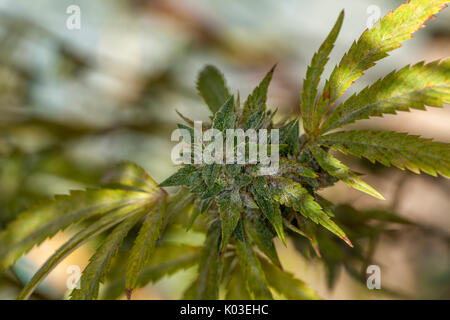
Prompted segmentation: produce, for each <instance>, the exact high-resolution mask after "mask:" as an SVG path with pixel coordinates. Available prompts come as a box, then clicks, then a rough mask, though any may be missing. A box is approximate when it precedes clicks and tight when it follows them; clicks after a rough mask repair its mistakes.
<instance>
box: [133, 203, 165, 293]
mask: <svg viewBox="0 0 450 320" xmlns="http://www.w3.org/2000/svg"><path fill="white" fill-rule="evenodd" d="M164 217H165V199H163V200H161V201H160V203H159V206H158V207H157V208H154V209H153V210H150V211H149V212H148V213H147V216H146V217H145V220H144V223H143V224H142V227H141V229H140V230H139V234H138V236H137V238H136V241H135V242H134V245H133V248H132V249H131V252H130V257H129V258H128V266H127V272H126V289H127V292H131V291H132V290H133V289H134V288H135V287H136V283H137V279H138V276H139V273H140V272H141V271H142V270H143V269H144V267H145V266H146V265H147V263H148V261H149V260H150V258H151V256H152V254H153V252H154V249H155V245H156V241H157V240H158V239H159V236H160V234H161V230H162V226H163V221H164Z"/></svg>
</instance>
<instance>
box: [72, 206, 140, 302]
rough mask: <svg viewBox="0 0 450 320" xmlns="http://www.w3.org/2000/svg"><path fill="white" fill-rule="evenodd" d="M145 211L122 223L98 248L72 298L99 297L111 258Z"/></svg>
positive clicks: (88, 298)
mask: <svg viewBox="0 0 450 320" xmlns="http://www.w3.org/2000/svg"><path fill="white" fill-rule="evenodd" d="M144 214H145V211H143V212H140V213H138V214H135V215H134V216H132V217H131V218H128V219H127V220H125V221H124V222H122V223H120V224H119V225H118V226H117V227H115V228H114V230H112V231H111V233H109V234H108V236H107V237H106V238H105V239H104V240H103V242H102V244H101V245H100V246H99V247H98V248H97V250H96V251H95V253H94V255H93V256H92V257H91V258H90V259H89V264H88V265H87V267H86V268H85V269H84V271H83V274H82V276H81V279H80V288H79V289H74V290H73V291H72V293H71V296H70V298H71V299H72V300H94V299H97V296H98V291H99V288H100V284H101V283H102V282H103V281H104V279H105V276H106V273H108V270H109V267H110V264H111V260H112V258H113V257H114V255H115V254H116V253H117V250H118V249H119V247H120V245H121V244H122V241H123V239H124V238H125V236H126V235H127V234H128V232H129V231H130V230H131V228H133V227H134V225H136V223H137V222H138V221H139V220H140V219H141V218H142V217H143V216H144Z"/></svg>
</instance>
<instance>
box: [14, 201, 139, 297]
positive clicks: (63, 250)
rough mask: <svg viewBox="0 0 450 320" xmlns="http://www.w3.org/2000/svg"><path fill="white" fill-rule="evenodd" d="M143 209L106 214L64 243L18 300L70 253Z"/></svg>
mask: <svg viewBox="0 0 450 320" xmlns="http://www.w3.org/2000/svg"><path fill="white" fill-rule="evenodd" d="M144 209H145V207H142V206H141V205H138V206H136V207H135V208H131V207H125V208H120V209H118V210H115V211H113V212H110V213H108V214H107V215H105V216H103V217H101V218H100V219H99V220H97V221H96V222H94V223H93V224H91V225H90V226H89V227H87V228H85V229H84V230H82V231H80V232H78V233H77V234H75V235H74V236H73V237H72V238H70V239H69V240H68V241H67V242H66V243H64V244H63V245H62V246H61V247H60V248H59V249H58V250H57V251H56V252H55V253H54V254H53V255H52V256H51V257H50V258H49V259H47V261H46V262H45V263H44V265H43V266H42V267H41V268H40V269H39V270H38V271H37V272H36V273H35V274H34V276H33V278H32V279H31V280H30V281H29V282H28V283H27V285H26V286H25V288H24V289H23V290H22V292H21V293H20V294H19V295H18V296H17V299H18V300H24V299H28V298H29V297H30V295H31V294H32V293H33V291H34V290H35V289H36V288H37V286H38V285H39V284H40V283H41V282H42V280H44V278H45V277H46V276H47V275H48V274H49V273H50V272H51V271H52V270H53V269H54V268H55V267H56V266H57V265H58V264H59V263H60V262H61V261H62V260H64V259H65V258H66V257H67V256H68V255H69V254H70V253H72V252H73V251H74V250H75V249H76V248H78V247H79V246H81V245H82V244H84V243H85V242H87V241H88V240H90V239H92V238H93V237H95V236H97V235H98V234H100V233H102V232H104V231H106V230H108V229H110V228H112V227H114V226H115V225H116V224H118V223H120V222H122V221H124V220H125V219H127V218H131V217H132V216H133V215H135V214H137V213H138V212H140V211H142V210H144Z"/></svg>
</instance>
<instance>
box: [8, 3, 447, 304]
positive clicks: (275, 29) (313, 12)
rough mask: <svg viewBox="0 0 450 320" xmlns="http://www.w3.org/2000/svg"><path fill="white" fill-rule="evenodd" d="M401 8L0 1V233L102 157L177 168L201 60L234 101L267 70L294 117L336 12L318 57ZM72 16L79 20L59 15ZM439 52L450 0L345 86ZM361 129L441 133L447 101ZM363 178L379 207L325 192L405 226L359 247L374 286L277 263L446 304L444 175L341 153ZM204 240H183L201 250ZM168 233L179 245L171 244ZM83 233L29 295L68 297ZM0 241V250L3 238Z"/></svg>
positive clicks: (276, 102) (340, 291)
mask: <svg viewBox="0 0 450 320" xmlns="http://www.w3.org/2000/svg"><path fill="white" fill-rule="evenodd" d="M401 2H402V1H394V0H340V1H332V0H315V1H302V0H280V1H274V0H227V1H221V0H117V1H110V0H109V1H108V0H95V1H92V0H90V1H89V0H84V1H76V0H32V1H30V0H0V228H2V227H4V226H5V225H6V224H7V223H8V221H10V220H11V219H13V218H14V216H15V215H16V214H17V213H19V212H20V211H21V210H23V209H25V208H27V206H28V205H29V204H30V203H33V202H35V201H39V200H40V199H46V198H50V197H52V195H54V194H56V193H57V194H62V193H67V192H68V190H71V189H83V188H85V187H90V186H97V185H98V184H99V181H100V179H101V176H102V173H103V172H104V171H105V170H106V168H108V167H109V166H111V165H112V164H114V163H116V162H118V161H121V160H130V161H134V162H136V163H138V164H139V165H141V166H143V167H144V168H145V169H146V170H148V172H149V173H150V174H151V175H152V176H153V177H154V178H155V179H156V180H157V181H162V179H163V178H165V177H167V176H168V175H170V174H171V173H172V172H174V170H175V167H174V166H173V164H172V162H171V161H170V151H171V148H172V146H173V143H171V142H170V134H171V131H172V130H173V129H174V128H175V124H176V123H177V122H179V118H178V116H177V115H176V112H175V110H178V111H180V112H182V113H183V114H185V115H187V116H189V117H190V118H192V119H196V120H206V119H207V118H208V111H207V108H206V107H205V105H204V104H203V103H202V101H201V99H200V98H199V96H198V95H197V94H196V90H195V79H196V75H197V73H198V71H199V70H200V69H201V68H202V66H204V65H205V64H214V65H216V66H217V67H219V69H221V70H222V71H223V73H224V74H225V75H226V78H227V81H228V85H229V87H230V88H231V89H232V90H233V92H236V91H237V90H238V89H239V91H240V94H241V96H246V95H247V94H248V93H249V92H250V90H251V89H252V88H253V87H254V86H255V85H256V84H257V83H258V82H259V81H260V79H262V77H263V76H264V74H265V73H266V72H267V71H268V70H269V69H270V68H271V67H272V65H273V64H275V63H278V67H277V70H276V74H275V75H274V78H273V82H272V84H271V87H270V93H269V103H268V105H269V106H270V107H271V108H275V107H277V108H278V109H279V117H280V118H282V117H285V116H295V115H298V113H299V110H298V105H299V100H300V90H301V86H302V81H303V77H304V75H305V72H306V67H307V65H308V63H309V61H310V59H311V57H312V55H313V53H314V52H315V50H317V49H318V47H319V46H320V44H321V42H322V41H323V40H324V38H325V37H326V35H327V34H328V32H329V30H330V29H331V27H332V25H333V24H334V22H335V19H336V18H337V15H338V14H339V12H340V10H342V9H345V14H346V17H345V20H344V24H343V28H342V31H341V34H340V36H339V37H338V40H337V43H336V47H335V49H334V51H333V53H332V55H331V59H330V62H329V64H328V66H327V68H326V70H325V75H326V76H327V75H328V74H329V73H330V71H331V68H332V67H334V65H335V64H336V63H337V62H338V61H339V60H340V58H341V56H342V55H343V54H344V52H345V51H346V50H347V49H348V48H349V47H350V45H351V43H352V42H353V41H354V40H355V39H357V38H358V36H359V35H360V34H361V33H362V32H363V31H364V29H366V28H367V25H368V24H370V23H371V22H373V21H375V20H376V19H377V18H378V17H379V16H384V15H385V14H386V13H387V12H388V11H389V10H391V9H394V8H396V7H397V6H398V5H400V3H401ZM70 5H78V6H79V7H80V9H81V28H80V29H76V30H69V29H68V28H67V27H66V21H67V19H68V17H69V16H70V14H68V13H67V12H66V10H67V8H68V7H69V6H70ZM449 56H450V9H446V10H444V11H443V12H441V13H440V14H439V15H438V17H437V19H433V20H431V21H429V22H428V23H427V27H426V28H425V29H423V30H421V31H420V32H418V33H416V34H415V36H414V38H413V39H412V40H409V41H408V42H406V43H405V44H404V46H403V47H402V48H400V49H398V50H396V51H394V52H393V53H392V54H391V55H390V56H389V57H388V58H386V59H384V60H382V61H381V62H379V63H378V64H377V66H376V67H374V68H372V69H371V70H369V71H368V72H367V73H366V74H365V75H364V76H363V77H362V78H361V79H360V80H359V81H358V82H357V83H355V85H353V86H352V88H351V89H350V90H348V91H349V92H348V93H347V94H346V96H348V95H349V94H351V93H352V92H355V91H356V90H358V89H361V88H362V87H364V86H365V85H367V84H369V83H371V82H373V81H374V80H376V79H378V78H379V77H382V76H384V75H386V74H387V73H388V72H390V71H391V70H393V69H398V68H401V67H403V66H404V65H406V64H410V63H416V62H418V61H421V60H425V61H432V60H435V59H439V58H448V57H449ZM352 126H353V127H359V128H377V129H386V130H396V131H408V132H410V133H414V134H419V135H422V136H424V137H427V138H435V139H437V140H440V141H444V142H450V107H449V106H445V107H444V108H442V109H439V108H429V110H428V111H427V112H423V111H418V110H416V111H413V112H408V113H399V114H398V115H396V116H391V115H389V116H385V117H384V118H376V119H371V120H364V121H359V122H357V123H356V124H354V125H352ZM342 159H343V161H344V162H346V163H349V164H352V165H353V166H355V167H356V168H358V171H359V172H364V173H366V174H367V177H366V180H367V181H368V182H369V183H370V184H371V185H373V186H374V187H375V188H376V189H378V190H379V191H380V192H381V193H382V194H383V195H384V196H385V197H386V201H384V202H383V201H379V200H376V199H371V198H370V197H369V196H367V195H365V194H362V193H360V192H357V191H353V190H351V189H350V188H348V187H347V186H345V185H343V184H341V183H338V184H337V185H335V186H333V187H332V188H329V189H327V190H324V191H323V194H324V195H325V196H326V197H328V198H329V199H330V200H332V201H333V202H335V203H337V204H342V203H347V204H351V205H352V206H354V207H355V208H357V209H367V208H387V209H389V210H394V211H395V212H396V213H398V215H400V216H402V217H406V218H408V219H410V220H411V221H413V222H414V223H415V224H414V225H407V226H395V227H393V228H392V229H390V230H389V231H388V232H386V233H383V235H381V236H380V238H379V239H378V240H379V241H378V242H377V245H376V246H374V247H373V248H370V250H368V254H370V255H371V257H372V258H373V260H374V261H376V263H377V264H378V265H379V266H380V267H381V272H382V287H383V288H384V289H386V290H380V291H378V290H368V289H367V287H366V284H365V282H364V281H363V280H358V279H355V277H352V276H350V275H349V274H348V273H347V272H345V270H343V269H342V270H340V271H339V272H338V273H337V275H336V282H335V284H334V286H333V288H329V286H328V284H327V283H328V281H327V277H326V272H325V270H324V266H323V264H322V263H321V262H320V260H313V261H308V260H306V259H305V258H304V257H303V256H301V255H299V254H298V253H297V252H296V251H295V250H294V247H293V245H292V243H289V244H288V246H287V248H286V247H284V246H282V245H280V244H278V248H279V250H280V257H281V259H282V262H283V265H284V266H285V268H286V269H287V270H289V271H292V272H293V273H295V274H296V276H298V277H299V278H300V279H303V280H304V281H306V282H307V283H308V284H309V285H310V286H311V287H313V288H314V289H315V290H317V292H318V293H319V295H320V296H322V297H324V298H328V299H377V298H383V299H390V298H399V297H400V298H426V299H448V298H450V250H449V249H450V214H449V213H450V212H449V211H450V183H449V181H447V180H445V179H444V178H442V177H438V178H433V177H430V176H426V175H415V174H413V173H407V172H401V171H399V170H396V169H390V168H381V167H378V166H374V165H371V164H369V163H366V162H364V161H357V160H354V159H346V158H342ZM70 234H71V231H70V230H69V231H67V232H64V233H59V234H58V235H57V236H56V237H55V238H53V239H52V240H49V241H46V242H44V243H43V244H42V245H41V246H39V247H38V248H35V249H33V251H32V252H30V253H29V254H28V255H26V256H25V257H23V258H21V259H20V260H19V262H18V263H17V264H16V266H15V267H14V272H13V274H7V275H4V276H2V278H0V299H11V298H13V297H14V296H15V295H16V294H17V293H18V292H19V290H20V289H21V287H22V283H23V282H26V281H28V280H29V279H30V277H31V275H32V273H33V272H34V271H35V270H36V269H37V268H38V267H39V266H40V264H42V263H43V262H44V261H45V260H46V258H47V257H48V256H49V255H51V254H52V253H53V251H54V250H55V249H56V248H57V247H58V246H59V245H61V244H62V242H63V241H64V240H67V239H68V237H69V236H70ZM201 240H202V239H201V236H200V235H199V236H198V237H197V238H196V236H195V235H193V236H192V237H191V238H190V239H189V241H191V242H194V243H195V242H197V243H201ZM179 241H184V240H183V239H182V238H181V239H179ZM96 244H97V243H96V242H95V241H94V242H92V243H90V244H89V245H88V246H85V247H82V248H81V249H79V250H77V251H76V252H74V253H73V254H72V255H71V256H70V257H68V258H67V259H66V260H65V261H64V263H62V264H61V265H60V266H59V267H57V268H56V269H55V270H54V271H53V272H52V273H51V274H50V276H49V277H48V279H47V280H46V281H45V282H44V284H43V285H42V286H41V287H40V288H39V290H38V291H37V294H36V295H35V296H34V298H39V299H58V298H64V297H65V296H66V294H67V292H66V291H67V287H66V282H67V279H68V277H70V276H71V275H72V273H71V270H72V269H70V268H69V267H70V266H73V265H75V266H79V267H80V268H81V269H83V267H84V266H85V265H86V264H87V262H88V258H89V256H90V254H92V252H93V249H94V248H95V246H96ZM0 245H1V244H0ZM192 277H193V270H187V271H182V272H179V273H177V274H175V275H174V276H172V277H170V278H165V279H163V280H161V281H159V282H158V283H156V284H154V285H149V286H147V287H145V288H143V289H141V290H139V292H137V293H136V295H135V297H136V298H141V299H177V298H179V297H181V293H182V291H183V290H184V288H185V287H186V286H187V284H188V281H189V280H190V279H192Z"/></svg>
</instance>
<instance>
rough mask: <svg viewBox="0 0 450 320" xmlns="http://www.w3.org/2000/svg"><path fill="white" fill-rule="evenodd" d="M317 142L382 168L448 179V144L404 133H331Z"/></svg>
mask: <svg viewBox="0 0 450 320" xmlns="http://www.w3.org/2000/svg"><path fill="white" fill-rule="evenodd" d="M319 143H321V144H323V145H326V146H329V147H332V148H333V149H335V150H338V151H341V152H343V153H350V154H352V155H354V156H357V157H364V158H367V159H369V160H370V161H372V162H375V161H378V162H380V163H381V164H383V165H385V166H391V165H394V166H396V167H397V168H400V169H402V170H404V169H405V168H406V169H409V170H411V171H413V172H415V173H420V171H421V170H422V171H423V172H425V173H428V174H430V175H433V176H436V175H437V173H439V174H441V175H443V176H444V177H447V178H450V145H449V144H447V143H442V142H433V141H431V140H428V139H423V138H420V137H418V136H413V135H408V134H406V133H399V132H389V131H375V130H351V131H341V132H336V133H331V134H328V135H326V136H323V137H322V138H320V142H319Z"/></svg>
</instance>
